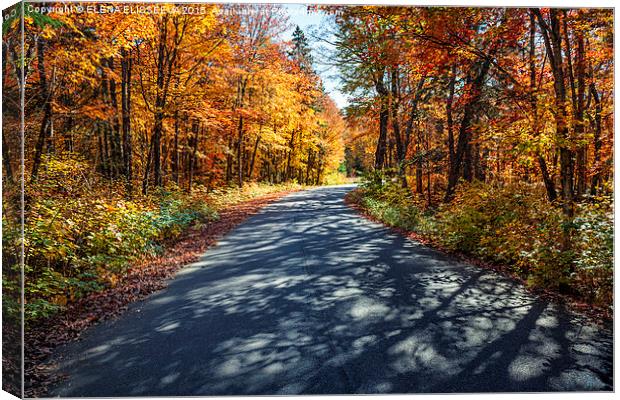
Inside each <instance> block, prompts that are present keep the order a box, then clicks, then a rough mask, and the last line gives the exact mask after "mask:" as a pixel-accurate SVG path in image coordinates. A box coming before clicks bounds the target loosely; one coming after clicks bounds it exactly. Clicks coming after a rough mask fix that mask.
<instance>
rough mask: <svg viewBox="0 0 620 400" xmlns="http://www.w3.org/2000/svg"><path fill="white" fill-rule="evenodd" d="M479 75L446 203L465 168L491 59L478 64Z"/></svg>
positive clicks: (466, 112) (467, 107)
mask: <svg viewBox="0 0 620 400" xmlns="http://www.w3.org/2000/svg"><path fill="white" fill-rule="evenodd" d="M477 64H478V65H477V70H478V71H477V74H476V77H475V78H474V79H473V81H472V82H470V83H471V85H472V87H471V99H470V100H469V102H467V104H465V107H464V108H463V118H462V120H461V127H460V129H459V137H458V141H457V145H456V149H455V152H454V159H453V162H452V164H451V165H450V171H449V174H448V187H447V188H446V196H445V201H446V202H448V201H450V200H452V197H453V196H454V191H455V189H456V184H457V183H458V180H459V176H460V172H461V168H462V167H463V160H464V159H465V155H466V152H467V150H468V148H469V145H470V143H469V142H470V139H471V125H472V122H473V119H474V113H475V111H476V108H477V107H478V103H479V102H480V99H481V96H482V86H483V85H484V81H485V79H486V76H487V73H488V72H489V68H490V67H491V61H490V59H488V58H486V59H484V60H481V61H479V62H478V63H477Z"/></svg>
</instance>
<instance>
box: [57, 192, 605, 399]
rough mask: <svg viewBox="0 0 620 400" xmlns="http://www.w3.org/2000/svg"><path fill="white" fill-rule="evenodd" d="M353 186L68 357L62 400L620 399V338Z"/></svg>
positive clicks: (295, 197) (225, 251)
mask: <svg viewBox="0 0 620 400" xmlns="http://www.w3.org/2000/svg"><path fill="white" fill-rule="evenodd" d="M351 188H352V186H336V187H333V186H332V187H323V188H318V189H313V190H307V191H303V192H298V193H294V194H292V195H289V196H287V197H285V198H283V199H282V200H280V201H277V202H275V203H272V204H271V205H269V206H267V207H266V208H264V209H263V210H262V211H261V212H260V213H259V214H257V215H255V216H253V217H251V218H250V219H248V220H247V221H246V222H244V223H243V224H241V225H240V226H238V227H237V228H236V229H235V230H233V231H232V232H231V233H230V234H228V235H227V236H226V237H225V238H223V239H222V240H220V241H219V243H218V245H217V246H215V247H213V248H211V249H210V250H208V251H207V252H206V253H205V254H204V256H203V257H202V258H201V260H200V261H198V262H196V263H194V264H192V265H189V266H187V267H186V268H184V269H183V270H181V271H180V272H179V273H178V275H177V276H176V278H175V279H174V280H173V281H171V283H170V285H169V286H168V288H167V289H165V290H163V291H161V292H159V293H157V294H155V295H153V296H151V297H149V298H148V299H147V300H145V301H143V302H139V303H136V304H134V305H133V306H132V307H130V309H129V311H128V312H126V313H125V314H124V315H123V316H122V317H121V318H120V319H118V320H115V321H111V322H107V323H103V324H100V325H98V326H96V327H94V328H93V329H91V330H90V331H89V332H87V333H86V334H85V335H84V338H83V340H81V341H79V342H76V343H73V344H71V345H68V346H66V347H65V348H63V349H60V351H59V352H58V354H57V355H56V359H57V361H58V363H59V367H58V372H59V373H64V374H68V379H67V380H66V381H64V382H63V383H62V384H61V385H60V386H58V387H56V388H54V389H53V390H52V392H51V394H52V395H54V396H71V397H80V396H88V397H98V396H134V395H140V396H157V395H177V396H178V395H203V396H204V395H249V394H327V393H329V394H344V393H422V392H434V393H449V392H489V391H492V392H505V391H509V392H517V391H528V392H530V391H536V392H540V391H565V390H569V391H572V390H579V391H584V390H588V391H589V390H604V391H609V390H612V389H613V382H612V369H613V368H612V359H613V355H612V346H613V342H612V335H611V333H610V332H607V331H605V330H601V329H598V328H596V327H595V326H593V325H592V324H590V323H589V322H588V321H587V320H585V319H583V318H581V317H577V316H574V315H572V314H570V313H567V312H565V311H563V310H561V309H560V307H559V306H557V305H553V304H549V303H547V302H545V301H543V300H540V299H538V298H536V297H534V296H532V295H530V294H528V293H527V291H526V290H524V288H523V287H521V286H520V285H519V284H517V283H515V282H512V281H511V280H509V279H506V278H503V277H501V276H499V275H497V274H496V273H493V272H490V271H486V270H481V269H478V268H476V267H472V266H469V265H466V264H463V263H461V262H458V261H454V260H453V259H450V258H449V257H447V256H444V255H442V254H441V253H438V252H436V251H433V250H430V249H428V248H427V247H424V246H422V245H420V244H418V243H415V242H412V241H410V240H408V239H405V238H403V237H401V236H398V235H396V234H393V233H391V232H390V231H389V230H387V229H385V228H383V227H382V226H380V225H378V224H376V223H373V222H370V221H367V220H365V219H364V218H361V217H360V216H358V215H357V214H356V213H355V211H353V210H351V209H349V208H348V207H347V206H346V205H345V204H344V202H343V197H344V195H345V193H346V192H347V191H348V190H350V189H351Z"/></svg>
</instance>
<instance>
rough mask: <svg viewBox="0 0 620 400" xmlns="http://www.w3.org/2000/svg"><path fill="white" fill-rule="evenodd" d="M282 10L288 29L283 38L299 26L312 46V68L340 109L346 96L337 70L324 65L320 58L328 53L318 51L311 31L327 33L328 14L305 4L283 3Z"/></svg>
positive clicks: (290, 34)
mask: <svg viewBox="0 0 620 400" xmlns="http://www.w3.org/2000/svg"><path fill="white" fill-rule="evenodd" d="M283 10H284V12H286V14H287V15H288V18H289V25H290V27H289V29H288V30H287V31H286V32H285V33H284V35H283V38H284V39H285V40H291V38H292V35H293V31H294V30H295V27H296V26H299V27H300V28H301V30H302V31H304V33H305V34H306V37H307V38H308V41H309V43H310V46H311V47H312V57H313V59H314V63H315V65H314V68H315V70H316V72H317V73H318V74H319V76H320V77H321V79H322V80H323V85H324V86H325V90H326V91H327V93H328V94H329V96H330V97H331V98H332V99H333V100H334V101H335V102H336V105H337V106H338V108H340V109H342V108H344V107H346V106H347V105H348V100H347V96H346V95H345V94H344V93H342V92H341V91H340V89H339V86H340V82H339V79H338V71H337V69H336V68H335V67H333V66H328V65H325V64H324V63H322V62H321V60H323V59H325V58H326V57H327V56H328V54H326V53H325V52H324V51H323V52H322V51H320V48H319V43H318V41H317V40H316V39H314V38H313V37H312V36H313V35H312V34H311V33H318V34H327V33H326V30H325V26H326V25H327V21H328V18H329V17H328V16H326V15H324V14H323V13H320V12H311V13H309V12H308V11H307V6H306V5H303V4H285V5H284V6H283ZM320 47H323V48H324V47H326V44H325V43H321V44H320Z"/></svg>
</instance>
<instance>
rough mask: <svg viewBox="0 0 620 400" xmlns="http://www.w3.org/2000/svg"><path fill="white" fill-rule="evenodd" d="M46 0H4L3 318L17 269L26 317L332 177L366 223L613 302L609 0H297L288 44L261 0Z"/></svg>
mask: <svg viewBox="0 0 620 400" xmlns="http://www.w3.org/2000/svg"><path fill="white" fill-rule="evenodd" d="M76 4H77V3H76ZM46 5H47V6H49V7H48V8H47V9H44V12H43V11H42V9H41V8H38V6H37V4H36V3H28V4H26V6H25V7H24V10H23V11H24V20H23V21H24V23H23V26H22V25H21V18H20V12H19V8H17V10H18V11H17V12H16V11H15V10H16V8H13V9H7V10H4V11H3V41H2V54H3V58H2V60H3V63H2V76H3V79H2V82H3V83H2V85H3V86H2V91H3V98H4V101H3V105H2V119H3V122H2V124H3V136H2V171H3V174H2V179H3V203H2V204H3V207H2V231H3V234H2V241H3V254H2V257H3V260H2V261H3V266H4V267H3V270H2V273H3V275H2V279H3V291H4V293H5V296H4V301H3V310H4V313H5V314H4V315H5V321H6V320H7V317H6V316H8V319H9V322H10V319H11V316H14V318H16V319H18V318H19V310H20V307H21V300H20V298H19V291H20V284H21V282H20V273H21V267H22V266H23V269H24V276H25V280H24V282H23V284H24V289H25V293H24V295H25V303H24V314H25V320H26V322H27V324H32V323H34V322H35V321H39V320H41V319H44V318H47V317H51V316H53V315H55V314H57V313H59V312H61V311H62V310H63V309H65V307H66V306H67V305H68V304H71V303H73V302H75V301H77V300H79V299H80V298H83V297H84V296H86V295H88V294H90V293H93V292H99V291H102V290H105V289H106V288H113V287H115V286H116V285H120V284H122V282H123V279H124V276H125V275H126V273H127V270H128V268H129V267H130V266H131V265H133V264H135V263H136V262H138V261H141V260H144V259H148V257H151V256H154V255H157V254H161V252H162V251H163V250H164V249H165V248H166V247H167V246H169V244H170V243H171V242H173V241H174V240H175V239H176V238H179V237H182V236H183V235H184V233H185V232H186V231H187V230H188V229H190V228H191V227H196V226H201V225H208V224H211V223H212V222H214V221H217V220H218V219H219V218H220V216H219V214H220V212H221V211H222V210H224V209H226V207H229V206H231V205H233V204H239V203H242V202H244V201H247V200H250V199H254V198H257V197H260V196H263V195H266V194H270V193H276V192H282V191H285V190H291V189H299V188H302V187H307V186H317V185H325V184H336V183H344V182H345V180H346V178H345V175H346V176H348V177H355V178H359V179H360V185H359V186H358V188H357V189H355V190H353V191H352V192H351V193H350V194H349V195H348V196H347V201H348V202H350V203H352V205H354V206H355V207H357V208H358V209H360V210H362V212H364V213H365V214H367V215H369V216H371V217H372V218H374V219H378V220H381V221H383V222H384V223H386V224H387V225H390V226H393V227H396V228H400V229H404V230H406V231H407V232H411V233H414V234H415V235H417V236H416V237H417V238H418V239H419V240H421V241H423V242H425V243H428V244H430V245H432V246H434V247H438V248H440V249H443V250H445V251H447V252H456V253H459V254H465V255H467V256H472V257H475V258H476V259H480V260H483V261H485V262H490V263H493V264H499V265H502V266H504V268H505V269H506V270H507V271H508V272H509V273H510V274H512V275H514V276H516V277H518V278H520V279H522V280H523V281H524V282H525V283H527V284H528V285H531V286H533V287H539V288H542V289H545V290H551V291H554V292H558V293H561V294H568V295H570V296H573V297H575V298H577V299H579V300H580V301H584V302H586V303H587V304H593V305H596V306H600V307H603V308H607V309H610V307H611V304H612V300H613V298H612V297H613V123H614V119H613V118H614V115H613V109H614V103H613V98H614V92H613V90H614V87H613V69H614V57H613V45H614V43H613V28H614V27H613V10H610V9H557V8H551V9H549V8H529V9H528V8H451V7H392V6H327V5H321V6H308V8H307V12H308V14H320V15H322V16H324V17H325V18H326V21H328V23H326V24H325V25H324V26H320V27H318V31H317V32H314V34H312V35H310V34H309V32H304V31H303V30H302V29H300V28H299V27H297V29H295V30H294V32H293V33H292V38H291V39H290V40H288V39H286V37H285V35H284V32H285V31H287V30H288V29H291V26H290V23H289V22H288V20H287V15H286V12H285V11H284V9H283V8H282V7H281V6H278V5H234V4H227V5H218V4H196V5H189V4H185V5H162V7H164V8H165V11H161V10H160V11H158V12H155V11H154V10H153V8H152V7H153V5H144V6H143V12H123V9H122V7H121V5H119V4H116V5H114V4H112V3H110V4H108V3H96V6H93V7H101V9H100V11H99V12H92V13H89V12H67V10H66V9H64V8H63V7H65V5H63V4H61V3H58V4H52V3H46ZM119 7H121V8H120V10H119ZM145 10H146V11H145ZM158 10H159V9H158ZM190 11H191V12H190ZM22 29H23V30H22ZM22 37H23V45H22ZM317 58H320V60H318V59H317ZM325 66H327V67H329V68H330V71H332V72H331V73H332V74H336V75H337V79H338V82H339V83H340V90H341V91H342V93H345V94H346V95H347V96H348V99H349V101H348V104H347V106H346V107H344V108H342V109H340V108H339V107H338V106H337V105H336V102H335V101H334V100H333V99H332V98H331V97H330V95H329V94H328V92H327V91H326V89H325V85H324V81H323V80H324V78H323V77H322V75H321V73H319V72H318V71H319V69H324V68H325ZM22 106H23V108H22ZM22 132H23V135H22ZM22 160H23V164H22ZM22 189H23V191H22ZM22 211H23V216H22ZM22 230H23V231H22Z"/></svg>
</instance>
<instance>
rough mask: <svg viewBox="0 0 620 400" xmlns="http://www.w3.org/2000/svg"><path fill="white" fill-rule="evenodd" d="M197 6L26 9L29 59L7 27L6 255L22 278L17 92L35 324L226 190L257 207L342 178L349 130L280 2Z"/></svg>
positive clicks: (201, 213)
mask: <svg viewBox="0 0 620 400" xmlns="http://www.w3.org/2000/svg"><path fill="white" fill-rule="evenodd" d="M101 6H102V7H104V6H106V5H101ZM50 10H54V7H53V6H52V7H51V9H50ZM195 10H196V11H195V12H184V11H183V10H178V11H170V12H168V13H160V14H155V13H152V14H149V13H146V12H145V13H138V14H125V13H108V14H103V15H104V16H102V14H99V13H82V14H78V13H70V12H63V10H62V8H61V9H59V10H58V11H59V12H53V11H52V12H49V13H40V12H37V9H35V8H34V6H32V5H30V4H29V5H27V6H26V8H25V24H24V32H23V34H24V37H25V41H24V47H23V48H21V47H20V36H19V32H18V30H19V18H17V17H15V16H14V17H13V18H12V19H10V18H9V19H7V20H6V21H5V23H4V30H5V31H6V33H5V35H4V40H3V54H4V58H3V60H4V64H3V76H4V80H3V82H4V86H3V91H4V94H5V99H11V100H13V101H5V102H4V103H3V121H4V122H3V123H4V132H5V135H3V171H4V175H3V178H4V182H5V185H4V199H5V200H6V201H5V203H4V210H3V211H4V212H3V223H4V235H3V240H4V242H3V243H5V252H4V253H3V254H4V257H5V264H4V265H11V264H12V265H14V266H15V267H16V268H18V266H19V265H18V264H19V263H17V262H16V260H17V258H18V253H19V249H18V247H19V243H18V242H19V240H18V239H19V224H17V223H11V222H12V221H13V222H15V221H17V220H18V218H19V209H18V208H17V207H12V208H11V204H15V203H16V202H17V203H19V188H20V186H19V177H20V170H19V168H20V145H21V141H20V139H19V132H20V130H19V122H20V120H19V105H20V103H19V91H20V90H22V89H23V90H25V109H24V113H25V125H24V142H23V146H24V171H23V173H24V176H23V179H24V183H25V218H24V232H25V238H26V240H25V243H24V248H25V260H24V264H25V269H26V281H25V291H26V297H27V300H26V316H27V319H28V318H29V317H32V318H35V319H36V318H38V317H42V316H43V317H44V316H47V315H50V314H52V313H54V312H55V311H57V310H58V309H59V308H60V307H62V306H63V305H65V304H66V303H67V301H71V300H72V299H76V298H79V297H80V296H81V295H83V294H84V293H88V292H90V291H92V290H97V289H98V288H101V287H105V286H106V285H110V284H112V283H113V282H115V281H116V280H117V279H118V278H119V277H120V276H121V275H122V274H123V272H124V270H125V269H126V267H127V263H128V262H129V261H130V260H132V259H135V258H136V257H137V256H141V255H144V254H147V253H151V252H156V251H157V250H158V247H161V241H162V240H163V239H164V238H166V239H169V238H171V237H174V236H176V235H178V234H180V233H181V232H182V231H183V230H184V228H186V227H188V226H189V225H191V224H194V223H196V222H200V221H203V222H205V221H209V220H210V219H213V218H217V208H218V201H220V200H221V198H222V196H224V197H225V192H227V190H228V188H233V187H235V188H241V190H244V191H245V192H247V196H246V197H251V195H252V193H253V192H256V193H257V194H260V193H266V192H268V191H276V190H282V189H283V188H285V187H289V186H290V185H295V184H297V185H317V184H321V183H325V182H327V181H328V180H330V179H331V180H334V179H336V180H337V179H341V177H340V176H339V175H338V171H337V170H338V168H339V167H340V163H341V161H342V159H343V149H344V144H343V132H344V130H345V122H344V119H343V117H342V116H341V114H340V112H339V110H338V108H337V107H336V105H335V104H334V102H333V101H332V100H331V99H330V98H329V96H328V95H327V94H326V93H325V92H324V89H323V87H322V83H321V79H320V78H319V76H318V75H317V74H316V73H315V72H314V70H313V65H312V55H311V53H310V47H309V44H308V39H307V38H306V36H305V34H304V32H302V31H301V30H300V29H297V30H296V31H294V33H293V36H292V40H291V41H286V40H284V39H283V38H282V33H283V32H284V30H285V29H287V28H288V23H287V21H286V16H285V14H284V13H283V12H282V11H281V10H280V9H279V8H278V7H277V6H236V5H227V6H218V5H207V4H200V5H196V8H195ZM22 60H24V62H23V64H21V62H22ZM257 184H261V185H262V186H257ZM269 186H271V189H268V188H269ZM228 197H231V198H234V197H235V196H228ZM237 197H238V196H237ZM242 197H243V196H242ZM11 200H13V202H12V203H11ZM207 200H208V201H207ZM11 219H12V220H11ZM11 245H16V246H17V247H14V248H13V250H14V252H12V254H11V252H10V251H8V250H10V249H11ZM11 255H12V256H13V257H14V258H13V259H12V260H11V258H10V257H11ZM5 270H6V269H5ZM17 272H18V269H15V271H13V273H14V274H15V273H17ZM5 273H11V271H10V270H8V271H5ZM11 281H13V282H14V280H11V279H10V278H9V279H8V280H7V282H11ZM14 306H16V305H14Z"/></svg>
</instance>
